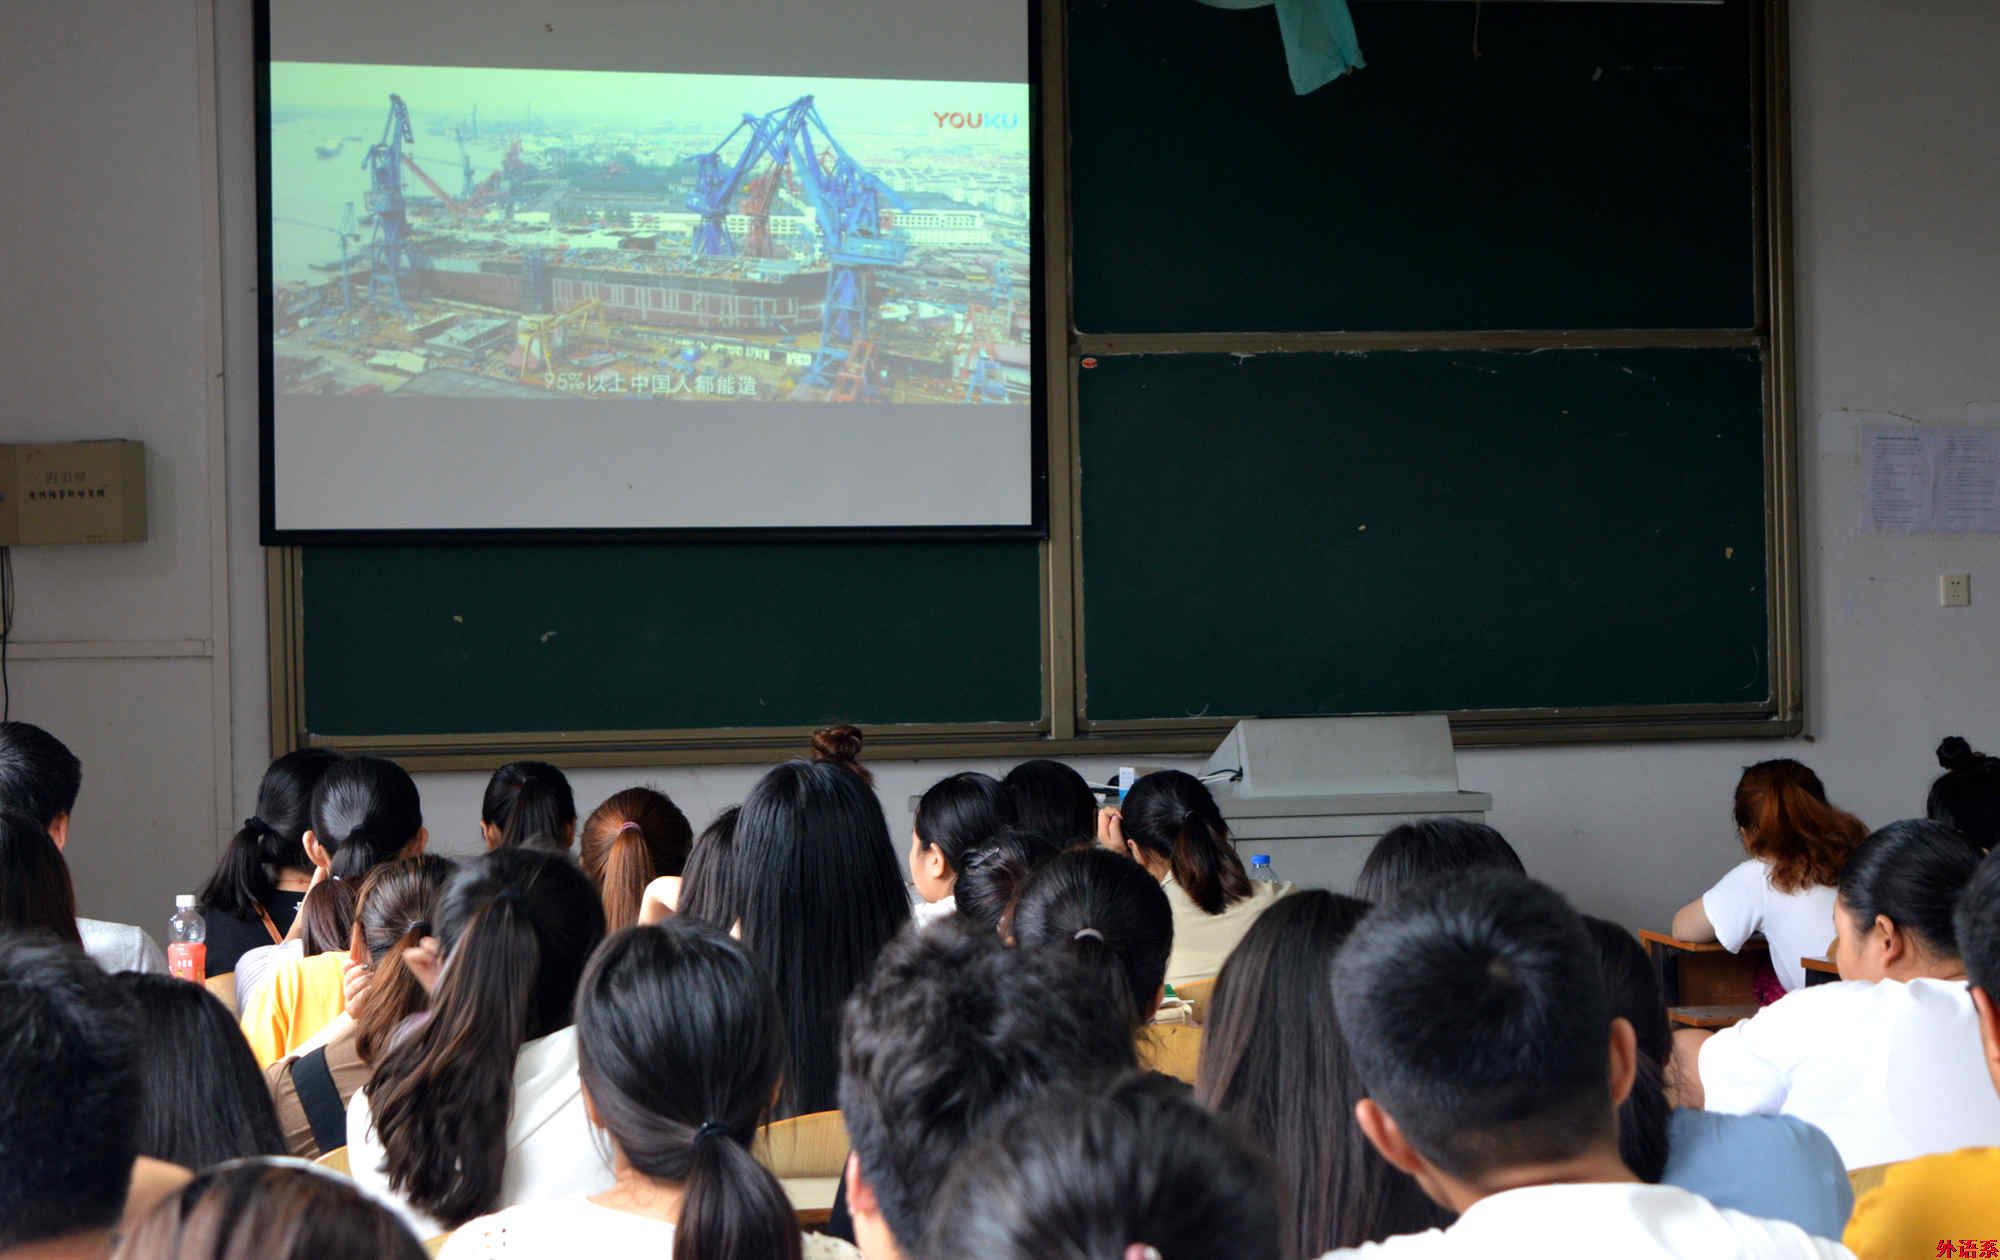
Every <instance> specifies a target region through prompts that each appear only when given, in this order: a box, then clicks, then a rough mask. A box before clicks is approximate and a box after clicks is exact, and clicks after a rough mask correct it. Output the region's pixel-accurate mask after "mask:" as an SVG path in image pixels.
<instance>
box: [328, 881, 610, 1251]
mask: <svg viewBox="0 0 2000 1260" xmlns="http://www.w3.org/2000/svg"><path fill="white" fill-rule="evenodd" d="M603 937H604V911H603V908H602V907H601V905H600V904H599V902H598V897H597V890H596V889H594V888H592V887H591V886H590V881H589V880H587V879H585V878H584V877H583V873H582V872H581V871H579V870H577V868H576V866H575V864H574V863H572V862H570V861H569V860H568V859H566V858H564V857H562V856H561V855H560V854H555V853H544V852H538V851H536V850H534V849H519V848H507V849H496V850H494V851H493V852H491V853H488V854H486V855H485V856H484V857H481V858H480V859H479V860H477V861H475V862H473V863H471V864H469V865H467V866H464V867H462V868H460V869H459V870H458V872H457V873H456V874H454V875H453V876H452V879H451V883H450V884H448V885H447V886H446V887H445V892H444V897H443V900H442V901H441V902H440V903H439V905H438V913H437V938H438V944H437V954H438V958H437V962H438V965H437V967H436V979H435V981H434V986H433V987H432V990H431V1000H430V1012H429V1015H428V1016H427V1017H426V1018H425V1019H424V1021H423V1023H422V1024H421V1025H420V1026H418V1027H416V1028H414V1029H413V1030H412V1031H410V1032H409V1033H408V1034H406V1035H405V1036H403V1037H401V1038H400V1039H398V1040H396V1041H395V1042H394V1044H392V1045H391V1046H390V1047H389V1048H388V1049H387V1051H386V1052H384V1053H383V1054H382V1055H381V1057H380V1059H379V1061H378V1062H376V1064H375V1071H374V1074H373V1075H372V1076H371V1077H370V1078H369V1081H368V1084H367V1085H365V1086H363V1087H362V1089H361V1091H360V1092H359V1093H357V1094H355V1095H354V1098H353V1100H352V1101H351V1102H350V1103H349V1104H348V1108H347V1146H348V1152H349V1155H348V1160H349V1164H350V1166H351V1168H352V1170H353V1175H354V1179H355V1181H357V1182H359V1183H360V1184H361V1186H362V1188H363V1189H365V1190H367V1191H369V1192H370V1193H371V1194H373V1195H375V1196H376V1197H378V1198H380V1199H382V1200H384V1201H385V1202H390V1203H392V1204H393V1205H395V1206H396V1208H397V1210H398V1212H399V1213H400V1214H401V1215H402V1216H403V1218H404V1219H405V1220H406V1221H407V1222H408V1223H409V1224H410V1225H411V1227H412V1228H413V1229H414V1230H415V1231H416V1233H417V1236H418V1237H420V1238H429V1237H432V1236H433V1235H436V1234H439V1233H442V1232H444V1231H445V1230H448V1229H454V1228H456V1227H458V1226H459V1225H462V1224H464V1223H465V1222H466V1221H468V1220H471V1219H472V1218H473V1217H475V1216H481V1215H484V1214H486V1213H488V1212H493V1211H497V1210H498V1209H500V1208H503V1207H510V1206H512V1205H513V1204H516V1203H525V1202H529V1201H531V1200H536V1199H545V1198H555V1197H561V1196H568V1195H578V1194H594V1193H596V1192H598V1191H600V1190H604V1189H607V1188H609V1187H610V1185H611V1183H612V1177H611V1168H610V1166H609V1164H608V1163H607V1162H606V1157H605V1156H604V1154H603V1152H601V1151H600V1150H599V1149H598V1146H597V1144H596V1142H595V1141H594V1140H593V1138H592V1135H591V1126H590V1121H589V1119H588V1117H587V1116H586V1115H585V1112H584V1102H583V1095H582V1092H581V1086H580V1085H579V1082H578V1077H577V1034H576V1029H575V1028H574V1027H573V1025H572V1014H571V1012H572V1008H573V1007H574V1005H575V1000H576V988H577V980H578V978H579V977H580V976H581V975H582V974H583V968H584V963H585V961H586V960H587V959H588V958H589V956H590V951H591V950H592V949H594V948H596V946H597V943H598V942H599V941H600V940H602V939H603ZM418 952H419V954H421V953H422V951H418ZM429 971H430V969H429V967H428V966H426V967H425V968H424V969H423V971H422V972H420V974H421V975H427V974H429Z"/></svg>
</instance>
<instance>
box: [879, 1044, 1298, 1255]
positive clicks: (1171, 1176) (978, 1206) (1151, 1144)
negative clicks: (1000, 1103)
mask: <svg viewBox="0 0 2000 1260" xmlns="http://www.w3.org/2000/svg"><path fill="white" fill-rule="evenodd" d="M917 1254H918V1255H920V1256H923V1257H925V1258H926V1260H947V1258H949V1257H958V1256H977V1257H979V1258H980V1260H1047V1258H1048V1257H1052V1256H1061V1257H1075V1258H1077V1260H1083V1258H1085V1257H1087V1258H1088V1260H1210V1258H1211V1257H1217V1256H1228V1257H1230V1258H1231V1260H1279V1257H1282V1256H1285V1255H1286V1254H1287V1253H1286V1251H1285V1247H1284V1244H1283V1242H1282V1233H1281V1230H1280V1225H1279V1208H1278V1190H1277V1186H1276V1184H1275V1181H1274V1179H1273V1177H1272V1175H1271V1169H1270V1165H1269V1163H1268V1162H1267V1161H1266V1160H1265V1159H1264V1157H1263V1156H1262V1155H1260V1154H1258V1153H1257V1152H1255V1151H1253V1150H1251V1149H1250V1148H1249V1147H1248V1146H1247V1145H1245V1144H1244V1142H1243V1140H1242V1139H1241V1138H1239V1137H1238V1136H1236V1134H1235V1133H1234V1132H1233V1131H1231V1130H1230V1129H1229V1128H1228V1127H1227V1126H1225V1125H1224V1124H1222V1123H1221V1122H1219V1121H1218V1120H1217V1119H1216V1118H1215V1117H1214V1116H1211V1115H1210V1114H1209V1113H1208V1112H1206V1111H1204V1110H1202V1109H1201V1108H1200V1107H1199V1106H1197V1105H1196V1104H1195V1103H1194V1102H1193V1101H1192V1100H1190V1099H1189V1098H1188V1097H1187V1091H1186V1090H1184V1089H1180V1088H1177V1087H1175V1086H1173V1085H1172V1084H1171V1083H1170V1082H1166V1081H1163V1080H1161V1079H1159V1078H1157V1077H1151V1078H1149V1077H1130V1078H1127V1080H1126V1081H1125V1082H1124V1083H1123V1084H1120V1085H1117V1086H1115V1087H1113V1088H1111V1089H1109V1090H1105V1089H1092V1088H1089V1087H1087V1086H1072V1087H1069V1088H1063V1089H1055V1090H1051V1091H1049V1092H1047V1093H1044V1094H1043V1095H1041V1096H1040V1097H1039V1098H1037V1099H1036V1100H1035V1101H1034V1102H1032V1103H1029V1104H1028V1105H1026V1106H1025V1107H1023V1108H1021V1109H1020V1110H1018V1111H1015V1112H1014V1113H1012V1114H1011V1115H1010V1116H1008V1117H1007V1118H1006V1119H1005V1120H1002V1121H1001V1122H1000V1123H999V1124H997V1125H996V1126H994V1128H993V1130H992V1131H991V1132H990V1133H988V1134H987V1135H986V1136H985V1137H984V1138H982V1139H981V1140H980V1141H978V1142H976V1143H975V1144H974V1145H972V1146H971V1147H969V1148H967V1150H966V1151H965V1152H964V1153H962V1154H961V1155H960V1156H959V1157H958V1158H957V1159H956V1160H954V1161H953V1163H952V1168H951V1175H950V1176H949V1177H948V1178H946V1180H945V1183H944V1186H943V1188H942V1189H941V1190H940V1191H939V1193H938V1197H937V1202H936V1204H935V1206H934V1207H933V1208H932V1210H931V1214H930V1226H929V1230H928V1232H927V1235H926V1237H925V1240H924V1245H923V1247H922V1248H920V1249H919V1250H918V1252H917Z"/></svg>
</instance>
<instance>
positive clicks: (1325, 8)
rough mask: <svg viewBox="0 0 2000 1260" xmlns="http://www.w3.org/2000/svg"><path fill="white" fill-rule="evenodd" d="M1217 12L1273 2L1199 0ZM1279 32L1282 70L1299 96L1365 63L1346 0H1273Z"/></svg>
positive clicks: (1255, 7)
mask: <svg viewBox="0 0 2000 1260" xmlns="http://www.w3.org/2000/svg"><path fill="white" fill-rule="evenodd" d="M1201 2H1202V3H1203V4H1206V5H1208V6H1210V7H1211V8H1216V9H1261V8H1263V7H1264V6H1265V5H1267V4H1271V3H1272V2H1273V0H1201ZM1276 4H1277V8H1278V33H1279V35H1281V36H1283V37H1284V41H1285V67H1286V68H1287V69H1289V70H1290V71H1291V72H1292V90H1293V91H1294V92H1297V93H1298V94H1299V95H1300V96H1304V95H1305V94H1306V93H1308V92H1311V91H1313V90H1315V89H1317V88H1322V87H1325V86H1326V85H1327V84H1329V83H1331V82H1333V81H1334V80H1335V79H1338V78H1339V77H1340V76H1341V75H1343V74H1346V73H1347V72H1348V71H1349V70H1359V69H1360V68H1361V67H1363V66H1365V65H1367V64H1368V63H1367V62H1365V61H1363V60H1362V59H1361V41H1360V40H1358V39H1356V38H1355V35H1354V17H1353V15H1352V14H1350V13H1349V12H1348V11H1347V0H1276Z"/></svg>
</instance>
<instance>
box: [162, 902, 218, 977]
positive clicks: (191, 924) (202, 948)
mask: <svg viewBox="0 0 2000 1260" xmlns="http://www.w3.org/2000/svg"><path fill="white" fill-rule="evenodd" d="M167 971H168V973H169V974H171V975H173V976H174V977H175V978H177V979H181V980H192V981H194V982H195V983H196V984H200V983H202V982H203V981H205V980H207V979H208V921H207V920H206V919H204V918H202V917H201V911H199V910H197V909H195V908H194V894H193V893H182V894H181V895H180V896H178V897H175V898H174V917H173V918H171V919H168V920H167Z"/></svg>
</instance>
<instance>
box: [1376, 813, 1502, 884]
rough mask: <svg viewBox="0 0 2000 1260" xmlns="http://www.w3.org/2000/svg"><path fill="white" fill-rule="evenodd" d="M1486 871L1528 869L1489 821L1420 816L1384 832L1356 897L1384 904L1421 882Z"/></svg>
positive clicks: (1426, 882) (1425, 882) (1377, 842)
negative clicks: (1469, 872)
mask: <svg viewBox="0 0 2000 1260" xmlns="http://www.w3.org/2000/svg"><path fill="white" fill-rule="evenodd" d="M1484 869H1492V870H1499V871H1512V872H1514V873H1515V874H1516V875H1525V874H1527V873H1528V868H1527V867H1525V866H1523V865H1521V855H1520V854H1518V853H1516V852H1514V846H1513V845H1511V844H1508V843H1507V839H1506V837H1505V836H1502V835H1501V834H1500V833H1499V832H1497V831H1495V830H1493V828H1491V827H1489V826H1487V825H1486V824H1485V823H1476V822H1468V821H1467V820H1465V819H1463V818H1419V819H1418V820H1417V821H1415V822H1407V823H1399V824H1398V825H1396V826H1394V827H1391V828H1389V830H1387V831H1385V832H1383V833H1382V838H1381V839H1380V840H1377V841H1376V842H1375V847H1374V848H1372V849H1370V850H1369V851H1368V858H1367V860H1366V861H1364V862H1363V863H1362V864H1361V874H1360V875H1359V876H1357V877H1356V878H1355V881H1354V895H1355V896H1357V897H1359V898H1361V899H1362V900H1363V901H1372V902H1376V903H1380V902H1384V901H1387V900H1389V899H1390V898H1391V897H1394V896H1395V895H1396V894H1397V893H1400V892H1403V891H1404V890H1406V889H1410V888H1414V887H1416V886H1417V885H1419V884H1428V883H1430V882H1431V881H1432V880H1436V879H1442V878H1443V877H1445V876H1447V875H1455V874H1457V873H1458V872H1459V871H1470V870H1484Z"/></svg>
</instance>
